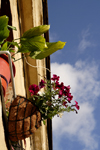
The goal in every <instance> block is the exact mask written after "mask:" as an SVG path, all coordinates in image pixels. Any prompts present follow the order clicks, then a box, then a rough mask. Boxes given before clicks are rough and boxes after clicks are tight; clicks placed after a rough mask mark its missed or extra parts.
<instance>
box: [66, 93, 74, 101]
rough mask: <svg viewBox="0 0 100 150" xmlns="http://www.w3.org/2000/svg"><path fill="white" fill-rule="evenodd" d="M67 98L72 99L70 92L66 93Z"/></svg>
mask: <svg viewBox="0 0 100 150" xmlns="http://www.w3.org/2000/svg"><path fill="white" fill-rule="evenodd" d="M67 99H68V101H69V102H70V101H71V100H72V99H73V96H72V95H71V93H68V94H67Z"/></svg>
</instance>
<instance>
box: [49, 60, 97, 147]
mask: <svg viewBox="0 0 100 150" xmlns="http://www.w3.org/2000/svg"><path fill="white" fill-rule="evenodd" d="M51 71H52V73H53V74H57V75H59V76H60V77H61V80H60V81H63V82H64V84H65V85H71V92H72V95H73V96H74V98H73V99H74V100H77V101H78V102H79V105H80V107H81V109H80V110H79V113H78V115H76V114H75V113H73V112H71V113H69V114H68V113H67V114H66V113H64V116H63V117H62V118H57V117H55V118H54V119H53V131H54V133H55V135H56V136H55V137H56V138H57V143H58V141H59V140H60V139H58V138H59V136H58V133H59V134H60V135H61V136H60V137H63V136H64V137H67V138H68V137H71V139H74V138H75V140H76V139H77V140H78V141H80V142H81V143H82V145H84V148H85V149H84V150H87V149H88V150H95V149H96V148H97V147H98V143H97V141H96V139H95V135H94V134H93V133H92V132H93V130H94V129H95V124H96V122H95V119H94V115H93V113H94V109H95V107H96V105H95V103H94V100H95V102H96V100H97V98H98V97H99V96H100V81H98V67H97V65H96V64H95V63H94V62H92V63H91V64H87V63H86V62H82V61H77V62H76V64H75V65H74V66H72V65H70V64H65V63H63V64H58V63H52V64H51ZM59 131H60V132H59ZM58 150H59V148H58Z"/></svg>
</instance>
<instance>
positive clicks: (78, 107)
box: [75, 101, 80, 110]
mask: <svg viewBox="0 0 100 150" xmlns="http://www.w3.org/2000/svg"><path fill="white" fill-rule="evenodd" d="M75 103H76V104H75V107H76V108H77V109H78V110H79V109H80V106H79V105H78V102H77V101H75Z"/></svg>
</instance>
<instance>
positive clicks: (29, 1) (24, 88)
mask: <svg viewBox="0 0 100 150" xmlns="http://www.w3.org/2000/svg"><path fill="white" fill-rule="evenodd" d="M9 1H10V7H11V14H12V25H13V26H15V27H16V28H17V31H13V37H14V39H17V38H19V37H20V35H22V34H23V33H24V32H25V31H27V30H28V29H30V28H32V27H35V26H38V25H42V24H43V8H42V0H18V1H17V0H9ZM17 2H18V3H17ZM20 57H21V54H17V55H15V59H18V58H20ZM27 61H28V63H30V64H31V65H33V66H42V67H45V59H43V60H34V59H31V58H29V57H27ZM15 67H16V76H15V89H16V94H20V95H22V96H26V95H27V97H29V91H28V87H29V85H31V84H38V83H39V81H40V79H41V76H45V72H46V71H45V69H44V68H41V67H37V68H34V67H31V66H29V65H28V64H27V63H26V61H25V59H23V60H22V59H21V60H19V61H16V62H15ZM39 74H40V75H41V76H40V75H39ZM12 95H13V92H12V88H11V84H10V85H9V88H8V90H7V92H6V97H5V99H8V98H9V99H11V97H12ZM1 123H2V121H1ZM0 129H1V128H0ZM2 134H3V132H2ZM2 138H3V136H2ZM30 139H31V140H30ZM1 140H2V139H1V133H0V143H1ZM3 142H4V138H3ZM0 145H1V144H0ZM2 146H3V147H2V148H0V150H6V146H5V143H4V144H3V145H2ZM26 150H48V139H47V126H46V125H45V126H44V125H43V124H42V126H41V127H40V128H39V129H38V130H37V131H36V132H35V133H34V134H33V135H32V136H31V138H27V147H26Z"/></svg>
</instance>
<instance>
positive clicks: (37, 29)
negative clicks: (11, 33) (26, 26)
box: [22, 25, 50, 38]
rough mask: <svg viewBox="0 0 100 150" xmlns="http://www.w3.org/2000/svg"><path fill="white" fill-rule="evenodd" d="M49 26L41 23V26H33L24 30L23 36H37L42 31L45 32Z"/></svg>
mask: <svg viewBox="0 0 100 150" xmlns="http://www.w3.org/2000/svg"><path fill="white" fill-rule="evenodd" d="M49 28H50V25H41V26H38V27H34V28H32V29H30V30H28V31H26V32H25V33H24V34H23V36H22V37H23V38H31V37H34V36H39V35H42V34H43V33H45V32H47V31H48V30H49Z"/></svg>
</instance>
